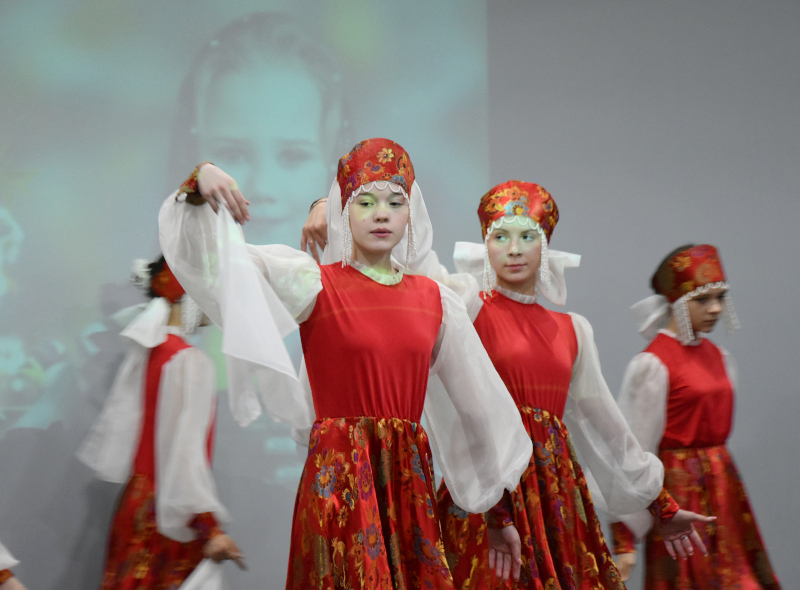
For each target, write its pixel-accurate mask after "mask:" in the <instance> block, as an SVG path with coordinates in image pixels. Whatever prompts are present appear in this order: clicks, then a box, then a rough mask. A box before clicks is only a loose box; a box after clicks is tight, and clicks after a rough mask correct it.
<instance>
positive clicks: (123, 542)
mask: <svg viewBox="0 0 800 590" xmlns="http://www.w3.org/2000/svg"><path fill="white" fill-rule="evenodd" d="M188 348H189V344H187V343H186V342H185V341H184V340H183V339H182V338H180V337H179V336H177V335H175V334H169V335H168V336H167V340H166V342H164V343H163V344H160V345H158V346H156V347H155V348H153V349H152V351H151V352H150V357H149V359H148V361H147V369H146V375H145V384H144V385H145V386H144V399H143V404H144V416H143V421H142V427H141V436H140V439H139V443H138V448H137V450H136V456H135V458H134V461H133V472H132V474H131V477H130V480H129V481H128V483H127V485H126V486H125V489H124V491H123V492H122V497H121V498H120V502H119V506H118V508H117V512H116V514H115V515H114V520H113V522H112V525H111V534H110V536H109V540H108V555H107V557H106V567H105V571H104V573H103V584H102V588H107V589H109V590H110V589H112V588H122V589H134V588H154V589H162V588H163V589H168V588H177V587H178V586H180V585H181V584H182V583H183V581H184V580H185V579H186V578H187V577H188V576H189V574H191V573H192V571H193V570H194V568H195V567H197V564H198V563H200V560H202V559H203V546H204V545H205V543H206V542H207V541H208V540H209V539H210V538H212V537H213V536H215V535H217V534H220V532H221V531H220V530H219V528H218V526H217V521H216V519H215V518H214V515H213V514H212V513H210V512H205V513H203V514H198V515H196V516H195V517H194V518H193V519H192V520H191V522H190V524H189V526H190V527H191V528H192V529H194V531H195V532H196V534H197V538H196V539H195V540H193V541H190V542H188V543H180V542H178V541H175V540H173V539H170V538H168V537H165V536H164V535H162V534H161V533H159V532H158V529H157V523H156V485H157V482H156V466H155V461H156V458H155V456H156V452H155V438H156V421H157V409H158V406H159V403H158V398H159V395H164V394H167V395H169V393H170V392H162V391H160V383H161V373H162V369H163V367H164V365H165V364H167V363H168V362H170V361H171V360H172V359H173V358H174V357H175V356H176V355H177V354H179V353H180V352H181V351H183V350H186V349H188ZM212 431H213V427H212V429H210V430H209V432H208V435H207V439H206V453H207V456H208V460H209V462H210V461H211V445H212Z"/></svg>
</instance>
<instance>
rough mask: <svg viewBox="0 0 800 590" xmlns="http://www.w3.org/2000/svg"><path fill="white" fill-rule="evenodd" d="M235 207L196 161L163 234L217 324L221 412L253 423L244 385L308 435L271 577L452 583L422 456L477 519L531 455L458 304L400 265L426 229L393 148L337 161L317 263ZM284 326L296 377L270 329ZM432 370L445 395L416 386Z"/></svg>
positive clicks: (422, 245) (367, 149)
mask: <svg viewBox="0 0 800 590" xmlns="http://www.w3.org/2000/svg"><path fill="white" fill-rule="evenodd" d="M206 202H208V203H209V204H210V206H208V205H204V203H206ZM190 204H196V205H200V206H196V207H192V206H190ZM247 204H248V203H247V201H246V200H245V199H244V197H243V196H242V195H241V193H240V192H239V191H238V189H237V188H236V184H235V182H234V181H233V179H232V178H230V177H229V176H228V175H227V174H225V173H224V172H222V171H221V170H219V169H218V168H216V167H214V166H213V165H210V164H205V165H201V166H199V167H198V170H196V173H195V174H194V175H193V176H192V177H190V179H189V180H188V181H187V182H186V183H185V184H184V186H183V187H182V189H181V190H180V191H178V193H177V194H175V195H172V196H170V197H169V198H168V199H167V201H166V202H165V203H164V206H163V207H162V209H161V214H160V218H159V223H160V228H161V245H162V248H163V249H164V253H165V256H166V257H167V260H168V261H169V263H170V266H171V267H172V268H173V270H174V271H175V273H176V275H177V276H178V278H179V279H180V281H181V284H183V285H184V286H186V288H187V291H188V292H189V293H190V294H191V295H192V297H193V298H195V299H196V300H197V301H198V303H199V304H200V306H201V308H202V309H203V310H204V311H205V312H206V313H207V314H208V315H209V316H210V317H211V319H212V320H214V321H215V322H218V323H219V324H220V325H222V328H223V352H225V354H226V356H227V362H228V378H229V394H230V400H231V404H232V410H233V412H234V415H235V416H236V417H237V419H238V420H239V421H240V423H242V424H246V423H247V422H248V421H250V420H252V419H254V418H255V417H256V416H257V415H258V413H259V412H260V409H261V405H259V404H258V402H257V397H256V392H258V393H259V394H260V399H261V403H262V404H263V406H264V407H265V408H266V410H267V412H268V413H269V414H270V415H271V416H273V417H274V418H276V419H278V420H283V421H287V422H289V423H290V424H291V425H292V426H293V427H294V435H295V438H296V440H297V441H298V442H300V443H301V444H305V445H308V446H309V450H308V456H307V459H306V463H305V468H304V471H303V475H302V477H301V480H300V486H299V489H298V493H297V499H296V503H295V510H294V516H293V519H294V520H293V529H292V538H291V553H290V561H289V567H288V579H287V583H286V587H287V588H290V589H295V588H296V589H303V590H305V589H307V588H341V589H345V588H348V589H349V588H380V589H385V590H389V589H393V588H408V589H430V590H436V589H446V588H452V587H453V582H452V579H451V577H450V573H449V571H448V568H447V562H446V560H445V556H444V546H443V544H442V539H441V533H440V526H439V518H438V509H437V505H436V496H435V490H434V487H433V473H432V469H431V450H432V451H433V452H434V453H435V455H436V456H437V458H438V460H439V464H440V465H441V467H442V471H443V473H444V476H445V479H446V481H447V482H448V484H449V485H450V486H451V489H452V491H453V495H454V496H455V497H456V498H458V500H459V502H462V503H463V505H464V506H465V508H467V509H469V510H474V511H478V512H482V511H484V510H487V509H488V508H489V507H491V506H492V505H494V504H495V503H496V502H497V501H498V500H499V499H500V498H501V497H502V494H503V490H504V489H508V490H513V489H514V488H515V487H516V483H517V481H518V479H519V477H520V475H521V474H522V472H523V471H524V469H525V467H526V466H527V464H528V461H529V459H530V456H531V451H532V449H531V442H530V439H529V438H528V436H527V435H526V433H525V429H524V427H523V425H522V421H521V420H520V417H519V413H518V412H517V410H516V407H515V405H514V403H513V400H512V399H511V397H510V396H509V395H508V392H507V391H506V389H505V387H504V386H503V383H502V381H501V380H500V378H499V376H498V375H497V373H496V371H495V370H494V369H493V368H492V365H491V362H490V360H489V358H488V357H487V356H486V352H485V351H484V350H483V348H482V347H481V345H480V340H479V339H478V336H477V334H476V333H475V330H474V328H473V327H472V324H471V322H470V320H469V317H468V316H467V313H466V310H465V309H464V306H463V304H462V302H461V300H460V299H459V298H458V297H457V296H456V295H455V294H454V293H453V292H452V291H450V290H449V289H447V288H446V287H442V286H440V285H438V284H437V283H435V282H434V281H431V280H430V279H428V278H426V277H421V276H412V275H409V274H406V273H404V271H403V267H402V265H401V264H400V262H399V261H404V262H405V264H406V266H408V265H412V266H413V265H415V262H416V261H417V260H421V259H423V258H424V256H425V254H427V252H428V251H429V250H430V245H431V240H432V236H431V231H430V222H429V220H428V216H427V212H426V209H425V205H424V202H423V200H422V195H421V193H420V191H419V187H418V185H417V184H416V183H415V182H414V170H413V167H412V165H411V161H410V159H409V157H408V154H407V153H406V151H405V150H404V149H403V148H402V147H401V146H399V145H398V144H396V143H395V142H393V141H389V140H386V139H369V140H366V141H363V142H360V143H359V144H357V145H356V146H355V147H354V148H353V150H352V151H351V152H350V153H348V154H347V155H346V156H344V157H343V158H342V159H341V160H340V161H339V168H338V173H337V178H336V181H335V182H334V183H333V186H332V188H331V191H330V194H329V198H328V202H327V216H328V237H329V238H330V240H329V244H328V248H327V249H326V252H325V256H324V257H323V264H322V265H318V264H317V263H316V262H315V261H314V260H313V259H312V258H311V257H310V256H309V255H307V254H305V253H303V252H299V251H297V250H293V249H291V248H289V247H286V246H278V245H275V246H249V245H247V244H245V243H244V240H243V237H242V234H241V229H240V228H239V226H238V225H237V224H236V223H235V222H234V218H235V219H236V221H238V222H239V223H245V222H246V221H247V218H248V211H247ZM212 209H213V211H212ZM214 211H216V212H217V215H216V216H215V215H214ZM295 322H297V323H299V324H300V335H301V339H302V343H303V352H304V354H305V363H306V365H305V368H306V369H307V381H306V382H305V385H307V387H302V384H301V382H300V381H298V380H297V378H296V375H294V374H293V368H292V366H291V362H290V361H289V358H288V355H287V354H286V350H285V348H284V347H283V344H282V340H281V338H282V336H284V335H286V334H287V333H289V332H290V331H291V330H292V329H295V328H296V327H297V325H296V323H295ZM429 373H434V374H437V375H438V376H439V377H440V379H441V381H442V382H443V383H444V385H445V386H446V388H445V389H443V390H441V391H439V392H431V393H429V394H428V395H427V396H426V387H427V383H428V375H429ZM254 383H255V384H256V385H255V387H254V385H253V384H254ZM423 411H424V412H425V415H426V417H427V421H428V424H429V426H430V433H429V434H430V439H429V434H428V433H426V432H425V431H424V430H423V428H422V427H421V426H420V420H421V417H422V414H423ZM429 440H430V446H429ZM515 540H516V542H517V543H518V536H517V535H516V531H515V530H512V531H510V533H508V534H507V535H505V536H503V537H498V538H497V539H495V541H496V543H495V545H494V546H493V548H494V549H496V550H497V551H498V552H499V553H500V560H499V561H501V562H503V563H506V562H508V563H509V565H511V561H512V557H511V555H512V554H513V553H514V552H515V550H514V547H513V545H514V541H515ZM516 549H517V550H516V553H517V554H518V546H517V548H516ZM506 575H508V574H507V573H506Z"/></svg>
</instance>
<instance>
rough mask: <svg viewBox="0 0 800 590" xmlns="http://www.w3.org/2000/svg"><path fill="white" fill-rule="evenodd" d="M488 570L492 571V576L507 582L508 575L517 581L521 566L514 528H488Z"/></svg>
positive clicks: (517, 540)
mask: <svg viewBox="0 0 800 590" xmlns="http://www.w3.org/2000/svg"><path fill="white" fill-rule="evenodd" d="M487 530H488V536H489V569H491V570H494V575H495V576H496V577H498V578H502V579H503V581H506V580H508V578H509V575H510V576H511V577H513V578H514V580H515V581H516V580H519V572H520V568H521V566H522V557H521V547H522V544H521V543H520V540H519V533H518V532H517V528H516V527H515V526H513V525H512V526H507V527H504V528H502V529H495V528H489V529H487Z"/></svg>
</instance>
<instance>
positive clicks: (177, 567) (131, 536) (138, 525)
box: [101, 474, 213, 590]
mask: <svg viewBox="0 0 800 590" xmlns="http://www.w3.org/2000/svg"><path fill="white" fill-rule="evenodd" d="M155 501H156V497H155V486H154V483H153V480H152V479H151V478H150V477H147V476H145V475H141V474H137V475H134V476H133V477H132V478H131V479H130V481H129V482H128V484H127V485H126V486H125V490H124V491H123V493H122V498H121V499H120V503H119V507H118V508H117V513H116V514H115V515H114V521H113V523H112V526H111V535H110V537H109V542H108V555H107V557H106V568H105V572H104V573H103V583H102V586H101V588H102V589H103V590H112V589H114V590H133V589H142V590H143V589H145V588H147V589H150V590H162V589H163V590H168V589H169V590H173V589H175V588H177V587H178V586H180V585H181V584H182V583H183V581H184V580H185V579H186V578H187V577H189V574H191V573H192V571H193V570H194V568H195V567H197V564H198V563H200V560H202V559H203V545H205V542H206V540H207V539H203V538H198V539H196V540H194V541H192V542H190V543H179V542H177V541H173V540H172V539H169V538H167V537H165V536H163V535H161V534H160V533H159V532H158V531H157V530H156V510H155ZM212 518H213V517H212Z"/></svg>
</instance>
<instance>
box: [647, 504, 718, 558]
mask: <svg viewBox="0 0 800 590" xmlns="http://www.w3.org/2000/svg"><path fill="white" fill-rule="evenodd" d="M716 519H717V517H716V516H703V515H702V514H696V513H695V512H689V511H688V510H678V512H677V514H675V516H673V517H672V518H671V519H670V521H669V522H668V523H666V524H663V523H659V522H657V523H656V526H657V528H658V532H659V533H661V538H662V539H664V545H665V546H666V547H667V553H669V556H670V557H671V558H672V559H678V557H677V556H678V555H680V556H681V558H683V559H687V558H688V557H689V556H691V555H694V547H697V548H698V549H699V550H700V551H701V552H702V553H703V555H708V551H707V550H706V546H705V545H704V544H703V541H702V539H700V535H698V534H697V531H696V530H695V529H694V526H693V523H695V522H699V523H708V522H714V521H715V520H716Z"/></svg>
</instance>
